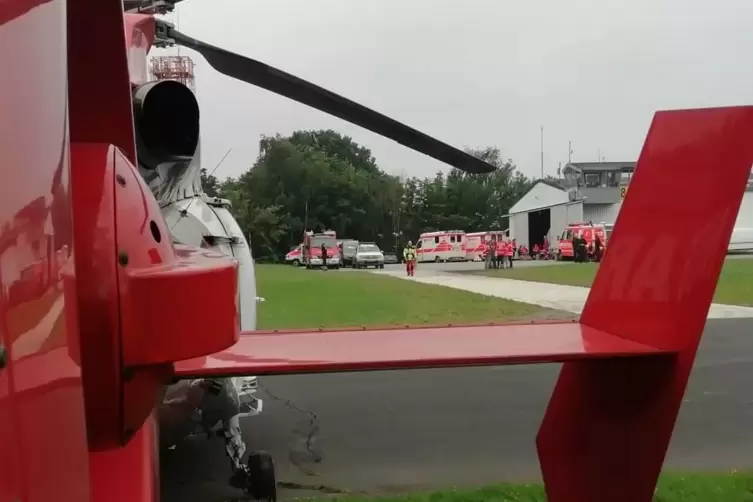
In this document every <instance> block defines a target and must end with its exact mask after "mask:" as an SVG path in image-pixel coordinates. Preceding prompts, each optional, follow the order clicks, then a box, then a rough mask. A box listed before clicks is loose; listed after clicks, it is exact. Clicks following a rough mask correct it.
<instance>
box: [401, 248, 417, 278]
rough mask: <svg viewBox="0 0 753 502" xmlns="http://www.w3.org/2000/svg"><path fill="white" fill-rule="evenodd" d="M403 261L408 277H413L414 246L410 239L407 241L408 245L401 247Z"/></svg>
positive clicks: (414, 272) (414, 262) (414, 267)
mask: <svg viewBox="0 0 753 502" xmlns="http://www.w3.org/2000/svg"><path fill="white" fill-rule="evenodd" d="M403 261H404V262H405V272H406V273H407V274H408V277H413V276H414V275H415V274H416V248H415V247H414V246H413V242H411V241H408V245H407V246H405V248H403Z"/></svg>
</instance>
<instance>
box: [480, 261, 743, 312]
mask: <svg viewBox="0 0 753 502" xmlns="http://www.w3.org/2000/svg"><path fill="white" fill-rule="evenodd" d="M597 270H598V264H596V263H568V264H566V265H564V264H563V265H559V264H554V263H553V264H552V265H551V266H541V267H519V268H513V269H512V270H509V269H504V270H485V271H483V272H478V273H479V274H483V275H488V276H493V277H505V278H508V279H519V280H521V281H534V282H549V283H554V284H567V285H571V286H584V287H590V286H591V283H592V282H593V280H594V277H595V276H596V271H597ZM714 302H715V303H724V304H728V305H747V306H753V260H751V259H734V260H727V261H726V262H724V268H722V273H721V276H720V277H719V283H718V284H717V287H716V294H715V295H714Z"/></svg>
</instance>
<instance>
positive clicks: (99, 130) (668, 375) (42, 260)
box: [0, 0, 753, 502]
mask: <svg viewBox="0 0 753 502" xmlns="http://www.w3.org/2000/svg"><path fill="white" fill-rule="evenodd" d="M155 5H160V4H155ZM161 5H162V6H163V7H161V8H163V9H166V8H169V7H170V5H171V4H170V3H169V2H168V3H164V4H161ZM141 6H142V4H140V3H138V4H137V3H131V2H126V6H125V7H126V9H128V10H129V11H130V12H128V13H126V12H125V9H124V4H123V2H121V1H120V0H45V1H41V0H5V1H3V2H2V3H0V68H2V78H0V89H1V90H2V93H0V110H1V111H2V123H3V130H2V134H0V159H2V176H3V178H4V183H3V186H4V187H8V189H6V190H3V197H2V198H0V448H1V451H2V453H3V454H2V456H1V457H0V458H1V459H2V460H0V502H16V501H24V502H51V501H55V502H61V501H62V502H67V501H70V502H74V501H75V502H80V501H94V502H100V501H101V502H106V501H107V502H121V501H122V502H126V501H128V502H134V501H135V502H155V501H158V500H159V472H158V464H159V462H158V460H159V449H158V447H157V445H158V442H159V441H158V436H159V435H160V432H162V431H160V427H159V423H161V422H163V421H164V419H165V417H164V416H160V403H164V398H165V393H166V389H168V388H169V386H171V385H174V384H175V383H176V381H180V380H191V381H200V382H206V383H204V384H202V385H197V386H196V388H197V390H198V391H199V392H198V393H200V394H201V396H199V398H198V400H200V399H201V398H202V397H203V396H204V395H207V394H212V393H216V392H217V389H218V384H217V381H218V380H219V381H222V380H223V379H225V380H226V379H232V378H236V377H238V378H241V377H245V376H247V375H259V376H264V375H276V374H291V373H298V374H300V373H320V372H334V371H339V372H342V371H375V370H390V369H408V368H415V369H419V368H433V367H464V366H479V365H500V364H531V363H543V362H558V363H564V365H563V367H562V370H561V373H560V376H559V379H558V381H557V385H556V387H555V389H554V392H553V396H552V399H551V401H550V403H549V406H548V408H547V411H546V414H545V416H544V419H543V422H542V424H541V428H540V431H539V434H538V437H537V439H536V445H537V448H538V451H539V457H540V462H541V468H542V473H543V478H544V483H545V485H546V491H547V496H548V499H549V500H550V502H576V501H577V502H592V501H593V502H595V501H602V500H610V501H613V502H649V501H650V500H651V498H652V495H653V492H654V488H655V485H656V481H657V478H658V475H659V473H660V471H661V468H662V464H663V461H664V456H665V453H666V449H667V446H668V444H669V440H670V437H671V435H672V431H673V428H674V422H675V419H676V417H677V413H678V410H679V408H680V404H681V401H682V396H683V393H684V390H685V387H686V384H687V380H688V376H689V374H690V372H691V369H692V365H693V361H694V359H695V353H696V350H697V347H698V343H699V341H700V337H701V334H702V330H703V326H704V324H705V319H706V314H707V312H708V309H709V306H710V304H711V299H712V296H713V293H714V289H715V286H716V282H717V280H718V276H719V272H720V269H721V266H722V262H723V259H724V255H725V252H726V248H727V243H728V242H729V239H730V235H731V233H732V229H733V225H734V221H735V217H736V215H737V212H738V209H739V206H740V201H741V200H742V196H743V192H744V190H745V186H746V183H747V180H748V174H749V172H750V168H751V165H752V164H753V142H751V141H750V138H751V137H753V107H729V108H715V109H702V110H679V111H666V112H658V113H657V114H656V115H655V117H654V119H653V122H652V125H651V128H650V130H649V133H648V135H647V138H646V142H645V145H644V147H643V150H642V152H641V155H640V158H639V161H638V165H637V168H636V172H635V176H634V178H633V181H632V183H631V189H630V192H629V193H628V194H627V195H626V198H625V201H624V203H623V208H622V210H621V212H620V215H619V218H618V221H617V224H616V225H615V230H614V233H613V235H612V239H611V241H610V247H609V252H608V253H606V255H605V256H604V260H603V262H602V264H601V266H600V271H599V273H598V276H597V278H596V280H595V282H594V285H593V287H592V289H591V292H590V295H589V298H588V302H587V304H586V306H585V309H584V311H583V314H582V316H581V318H580V320H579V322H576V323H528V324H505V325H477V326H443V327H421V328H414V329H406V328H404V327H399V328H383V329H375V330H365V331H364V330H355V331H354V330H338V331H324V332H306V331H289V332H264V331H258V330H254V331H248V330H243V329H242V324H243V321H242V317H243V315H242V307H241V305H240V301H239V291H240V292H242V291H241V289H242V288H240V287H239V277H238V269H239V260H238V259H236V258H233V257H232V256H229V255H228V253H223V252H219V251H218V250H217V249H216V247H215V246H213V245H211V244H212V242H210V243H209V245H204V244H205V243H204V242H203V241H202V242H200V243H198V245H196V243H193V244H192V243H182V242H181V243H178V242H174V241H175V239H174V238H173V237H172V236H171V233H170V226H169V225H168V224H167V222H166V218H165V216H164V214H163V211H162V210H161V208H160V204H159V203H158V201H157V198H155V192H157V193H159V191H158V190H155V186H154V185H153V184H150V183H148V180H147V179H145V176H144V173H145V171H146V172H147V174H148V171H149V170H150V169H151V170H152V171H157V172H159V171H160V170H161V169H165V167H164V165H163V164H169V165H171V166H175V165H181V164H180V162H184V164H182V165H183V166H184V167H185V165H186V164H185V162H186V161H189V160H190V158H191V157H193V156H194V155H195V153H196V151H195V149H196V148H197V147H198V126H197V124H198V120H197V117H198V115H197V113H198V107H197V106H195V105H194V104H193V101H192V99H193V98H192V97H189V94H190V93H188V94H187V93H186V92H184V90H183V89H181V88H180V86H176V85H174V84H173V83H168V84H165V83H158V84H153V85H152V86H151V87H146V86H149V85H150V84H148V83H145V82H143V81H138V79H137V78H135V77H136V76H137V74H138V68H142V67H144V68H145V58H146V54H147V52H148V50H149V48H150V47H151V46H153V45H156V44H173V43H174V44H180V45H183V46H186V47H191V48H193V49H195V50H196V51H198V52H199V53H201V54H202V55H203V56H204V57H205V58H206V59H207V61H208V62H209V64H210V65H211V66H212V67H214V68H215V69H216V70H217V71H219V72H221V73H224V74H226V75H228V76H230V77H232V78H237V79H239V80H243V81H246V82H249V83H251V84H253V85H257V86H259V87H263V88H265V89H267V90H270V91H272V92H276V93H278V94H281V95H284V96H287V97H289V98H291V99H295V100H297V101H299V102H301V103H304V104H307V105H309V106H312V107H314V108H317V109H320V110H323V111H325V112H327V113H330V114H332V115H335V116H337V117H340V118H342V119H344V120H347V121H350V122H352V123H354V124H357V125H360V126H362V127H364V128H366V129H369V130H371V131H374V132H376V133H378V134H381V135H384V136H386V137H389V138H391V139H393V140H395V141H398V142H399V143H402V144H403V145H405V146H407V147H409V148H413V149H414V150H417V151H419V152H422V153H424V154H427V155H429V156H432V157H434V158H436V159H438V160H440V161H443V162H446V163H448V164H450V165H452V166H454V167H456V168H459V169H462V170H464V171H467V172H473V173H481V172H489V171H490V170H491V169H492V168H491V166H489V165H487V164H485V163H483V162H482V161H480V160H478V159H476V158H474V157H472V156H469V155H467V154H465V153H464V152H462V151H460V150H457V149H454V148H452V147H450V146H448V145H446V144H444V143H441V142H439V141H437V140H435V139H433V138H430V137H429V136H426V135H424V134H422V133H420V132H418V131H416V130H414V129H411V128H409V127H407V126H404V125H402V124H400V123H398V122H396V121H394V120H392V119H389V118H387V117H385V116H383V115H381V114H379V113H377V112H374V111H372V110H369V109H367V108H365V107H363V106H360V105H358V104H356V103H353V102H352V101H349V100H347V99H346V98H343V97H341V96H338V95H336V94H333V93H331V92H329V91H326V90H325V89H322V88H320V87H317V86H315V85H313V84H311V83H308V82H305V81H303V80H300V79H298V78H296V77H294V76H292V75H289V74H287V73H285V72H282V71H280V70H277V69H275V68H272V67H269V66H267V65H265V64H263V63H260V62H258V61H254V60H252V59H249V58H246V57H243V56H239V55H236V54H233V53H231V52H228V51H225V50H223V49H220V48H217V47H213V46H211V45H208V44H204V43H202V42H200V41H197V40H195V39H193V38H190V37H187V36H186V35H183V34H182V33H180V32H178V31H176V30H175V29H174V28H173V27H172V26H170V25H169V24H167V23H164V22H162V21H158V20H156V19H155V18H154V14H155V13H157V12H158V11H159V9H160V7H158V6H157V7H155V6H154V5H152V6H151V7H149V9H152V10H151V11H150V10H148V9H147V10H143V9H142V10H141V11H140V12H137V11H139V9H140V8H141ZM150 96H151V98H152V99H150ZM710 166H713V167H714V170H713V173H714V176H709V172H710V171H709V167H710ZM678 179H682V180H683V187H682V188H683V191H684V197H666V196H664V195H665V194H666V193H669V192H670V191H672V190H674V189H675V188H676V182H677V181H676V180H678ZM700 201H702V202H703V203H699V202H700ZM178 214H179V216H180V211H178ZM648 219H651V221H654V222H656V224H657V225H658V226H660V227H661V228H665V229H667V230H666V232H664V233H663V234H662V235H660V236H656V235H651V234H650V228H654V227H651V226H647V225H645V221H647V220H648ZM688 239H690V240H694V239H696V240H697V242H694V243H691V244H692V245H694V246H695V247H694V248H699V247H700V246H701V245H703V249H704V250H705V252H704V254H703V255H700V256H688V255H687V254H686V253H683V252H682V250H684V249H687V248H688ZM210 240H211V239H210ZM215 240H217V239H215ZM219 240H220V241H222V240H221V239H219ZM215 244H216V242H215ZM647 251H655V252H647ZM675 251H676V252H675ZM246 299H247V300H248V299H249V297H248V296H247V297H246ZM250 301H251V302H252V303H253V302H255V298H251V300H250ZM220 386H221V384H220ZM195 404H196V402H189V403H188V405H187V408H186V410H184V411H185V412H186V414H188V413H191V412H192V411H193V410H194V406H195ZM181 419H182V418H181ZM61 432H62V433H61ZM236 481H238V482H239V485H241V486H242V488H243V489H245V490H246V491H248V493H249V495H250V497H251V498H254V499H258V500H275V499H276V489H275V483H274V467H273V463H272V459H271V458H269V456H268V455H266V454H264V453H263V452H256V453H252V454H250V455H249V456H248V460H247V461H246V462H245V464H244V465H243V467H242V470H241V472H240V473H239V476H238V478H237V479H236Z"/></svg>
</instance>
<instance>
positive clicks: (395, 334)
mask: <svg viewBox="0 0 753 502" xmlns="http://www.w3.org/2000/svg"><path fill="white" fill-rule="evenodd" d="M667 353H668V352H667V351H661V350H659V349H656V348H654V347H650V346H647V345H642V344H639V343H635V342H631V341H629V340H624V339H622V338H619V337H616V336H613V335H610V334H608V333H605V332H603V331H599V330H597V329H594V328H589V327H585V326H581V325H580V324H577V323H574V322H567V323H529V324H504V325H480V326H479V325H477V326H445V327H416V328H402V329H375V330H366V329H363V330H357V329H350V330H339V331H283V332H269V331H267V332H263V331H259V332H251V333H243V334H241V337H240V341H239V342H238V343H236V344H235V345H234V346H233V347H231V348H230V349H227V350H224V351H222V352H218V353H216V354H213V355H211V356H208V357H200V358H196V359H191V360H188V361H181V362H178V363H176V365H175V367H176V370H175V371H176V376H177V377H179V378H197V377H224V376H240V375H283V374H295V373H330V372H340V371H370V370H391V369H411V368H413V369H415V368H445V367H457V366H485V365H504V364H521V363H545V362H564V361H572V360H579V359H604V358H615V357H626V356H645V355H658V354H667Z"/></svg>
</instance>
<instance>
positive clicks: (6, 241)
mask: <svg viewBox="0 0 753 502" xmlns="http://www.w3.org/2000/svg"><path fill="white" fill-rule="evenodd" d="M64 14H65V1H64V0H50V1H44V2H40V1H26V0H6V1H3V2H1V3H0V68H2V70H0V72H1V73H2V77H0V110H2V113H1V117H0V118H1V120H2V121H3V126H4V127H3V129H2V131H3V132H2V134H0V166H2V167H1V168H0V169H2V172H1V174H2V182H1V186H2V187H3V190H2V197H0V243H2V244H0V343H1V344H2V346H3V347H4V348H5V350H6V351H7V357H8V364H7V365H6V366H5V367H4V368H2V369H0V451H2V453H1V454H0V502H14V501H20V500H23V501H24V502H47V501H53V500H63V501H71V502H72V501H74V500H80V501H87V500H89V472H88V452H87V443H86V428H85V421H84V404H83V391H82V379H81V370H80V368H79V366H78V365H77V364H76V362H75V360H74V358H73V356H74V354H75V347H72V346H70V344H69V341H70V340H71V339H72V338H74V339H75V335H74V336H73V337H72V338H71V337H70V336H69V335H70V334H69V333H67V332H66V328H67V322H66V320H67V317H68V316H69V315H70V314H69V312H68V308H67V301H68V300H69V298H66V296H67V293H65V294H64V293H63V286H62V282H61V280H60V274H59V273H58V271H59V269H58V265H61V266H65V264H66V262H67V261H68V260H69V259H70V253H71V252H72V251H73V250H72V246H71V238H72V236H71V232H72V230H71V224H70V211H71V208H70V203H69V199H68V194H69V190H70V186H69V179H68V154H67V143H68V126H67V89H66V85H67V84H66V71H67V69H66V64H65V61H66V41H65V39H66V33H65V23H64ZM61 429H62V430H64V433H62V434H61ZM61 493H63V494H65V498H62V499H61V496H60V494H61Z"/></svg>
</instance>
